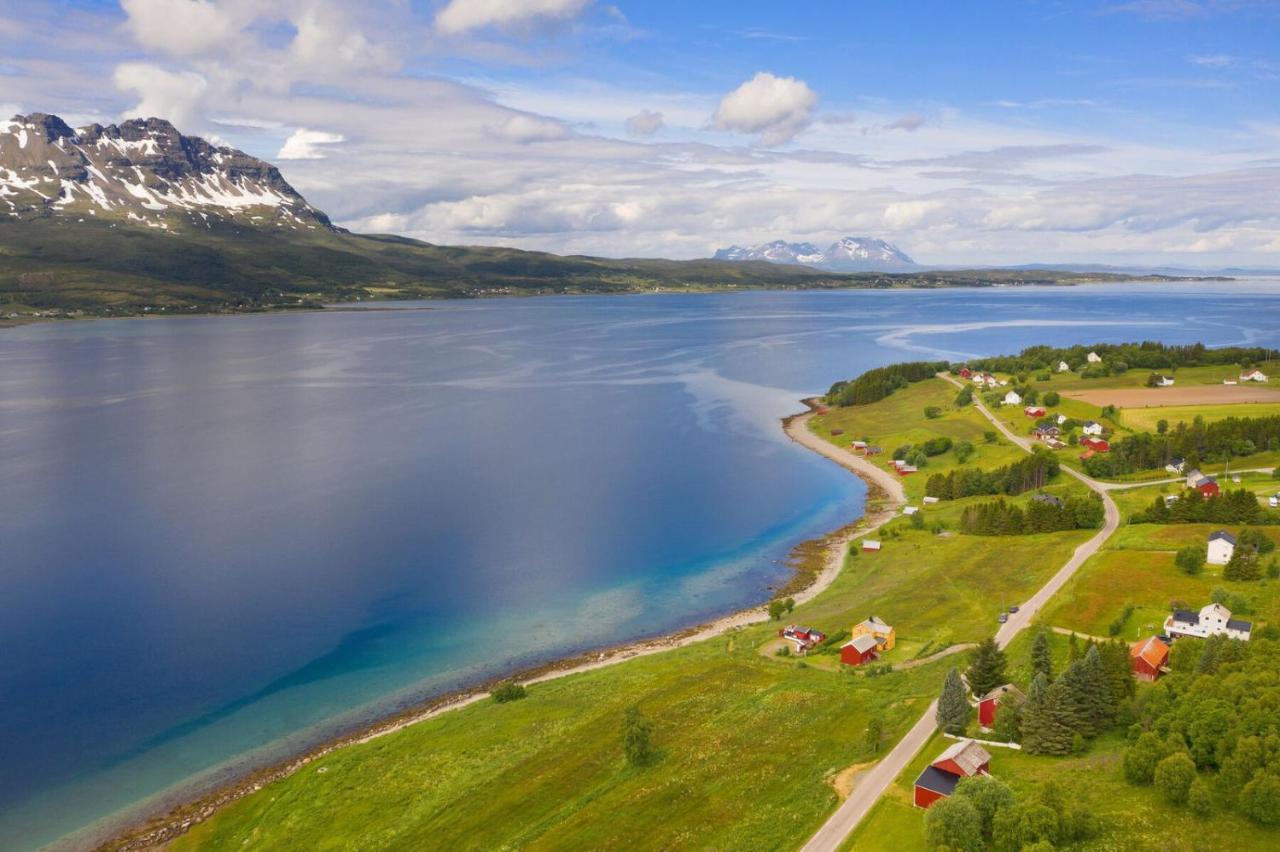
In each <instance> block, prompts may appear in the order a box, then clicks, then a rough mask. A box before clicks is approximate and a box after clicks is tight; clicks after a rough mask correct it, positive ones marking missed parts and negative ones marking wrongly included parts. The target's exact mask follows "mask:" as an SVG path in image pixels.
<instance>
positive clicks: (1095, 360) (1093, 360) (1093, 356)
mask: <svg viewBox="0 0 1280 852" xmlns="http://www.w3.org/2000/svg"><path fill="white" fill-rule="evenodd" d="M1085 360H1086V361H1088V362H1089V363H1090V364H1101V363H1102V358H1101V357H1099V355H1098V353H1097V352H1090V353H1089V355H1088V356H1087V357H1086V358H1085Z"/></svg>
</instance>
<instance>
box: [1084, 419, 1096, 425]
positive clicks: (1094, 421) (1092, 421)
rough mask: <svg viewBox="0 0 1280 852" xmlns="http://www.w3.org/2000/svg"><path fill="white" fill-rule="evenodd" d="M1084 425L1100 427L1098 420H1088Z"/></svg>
mask: <svg viewBox="0 0 1280 852" xmlns="http://www.w3.org/2000/svg"><path fill="white" fill-rule="evenodd" d="M1084 425H1086V426H1097V425H1098V421H1097V420H1086V421H1084Z"/></svg>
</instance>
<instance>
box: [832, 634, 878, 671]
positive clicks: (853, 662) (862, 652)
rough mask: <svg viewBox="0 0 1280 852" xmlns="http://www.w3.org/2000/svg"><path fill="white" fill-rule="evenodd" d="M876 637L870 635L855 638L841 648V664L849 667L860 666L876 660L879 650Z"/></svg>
mask: <svg viewBox="0 0 1280 852" xmlns="http://www.w3.org/2000/svg"><path fill="white" fill-rule="evenodd" d="M879 647H880V646H879V644H878V643H877V642H876V637H874V636H872V635H871V634H869V633H864V634H862V635H861V636H855V637H853V638H852V639H850V640H849V641H848V642H846V643H845V644H844V645H842V646H840V662H842V663H844V664H845V665H847V666H860V665H863V664H864V663H869V662H871V661H873V660H875V658H876V651H877V650H878V649H879Z"/></svg>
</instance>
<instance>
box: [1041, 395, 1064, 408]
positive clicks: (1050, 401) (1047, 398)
mask: <svg viewBox="0 0 1280 852" xmlns="http://www.w3.org/2000/svg"><path fill="white" fill-rule="evenodd" d="M1060 402H1062V398H1061V397H1060V396H1058V392H1057V391H1048V392H1047V393H1045V395H1044V404H1045V406H1046V407H1048V408H1053V407H1054V406H1055V405H1057V404H1058V403H1060Z"/></svg>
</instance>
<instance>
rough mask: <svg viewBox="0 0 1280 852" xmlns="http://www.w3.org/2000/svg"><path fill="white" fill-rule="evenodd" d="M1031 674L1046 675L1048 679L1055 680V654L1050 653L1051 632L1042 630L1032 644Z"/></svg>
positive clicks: (1033, 675)
mask: <svg viewBox="0 0 1280 852" xmlns="http://www.w3.org/2000/svg"><path fill="white" fill-rule="evenodd" d="M1031 673H1032V674H1031V676H1032V677H1035V676H1036V675H1038V674H1042V675H1044V679H1045V680H1046V681H1051V680H1053V656H1052V655H1051V654H1050V653H1049V634H1048V633H1047V632H1046V631H1044V630H1041V631H1040V632H1039V633H1037V634H1036V641H1035V642H1033V643H1032V644H1031Z"/></svg>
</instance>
